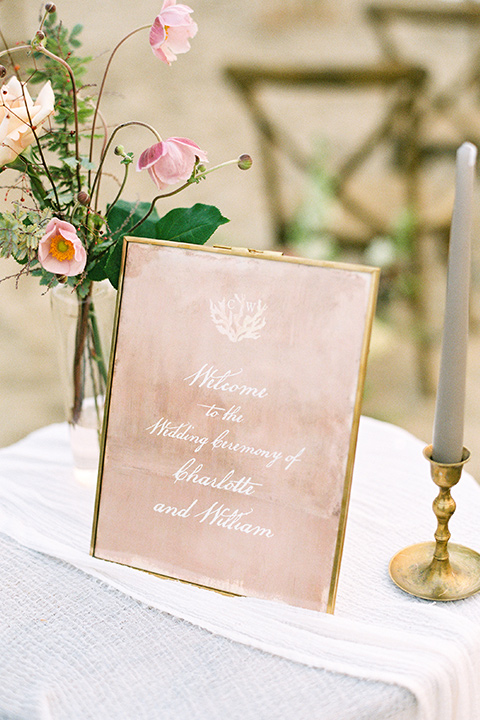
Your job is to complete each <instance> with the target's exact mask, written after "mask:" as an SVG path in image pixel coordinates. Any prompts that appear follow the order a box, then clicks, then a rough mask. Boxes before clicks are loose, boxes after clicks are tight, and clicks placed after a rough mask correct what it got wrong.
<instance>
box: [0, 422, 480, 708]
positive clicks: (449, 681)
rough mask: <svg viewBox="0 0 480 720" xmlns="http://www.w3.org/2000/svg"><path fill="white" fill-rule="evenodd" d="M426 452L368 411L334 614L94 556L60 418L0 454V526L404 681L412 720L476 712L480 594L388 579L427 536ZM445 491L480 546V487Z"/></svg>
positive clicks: (89, 500) (95, 567) (373, 677)
mask: <svg viewBox="0 0 480 720" xmlns="http://www.w3.org/2000/svg"><path fill="white" fill-rule="evenodd" d="M423 447H424V443H423V442H420V441H419V440H417V439H416V438H414V437H412V436H411V435H409V434H408V433H406V432H404V431H403V430H400V429H399V428H396V427H394V426H392V425H388V424H386V423H381V422H379V421H375V420H372V419H369V418H362V421H361V424H360V433H359V440H358V447H357V455H356V462H355V471H354V477H353V484H352V496H351V501H350V511H349V518H348V523H347V535H346V541H345V549H344V555H343V562H342V568H341V574H340V584H339V591H338V597H337V604H336V609H335V614H334V615H333V616H332V615H326V614H321V613H315V612H313V611H307V610H301V609H298V608H293V607H288V606H285V605H282V604H278V603H270V602H266V601H259V600H255V599H250V598H232V597H225V596H222V595H220V594H217V593H214V592H210V591H208V590H203V589H201V588H196V587H193V586H189V585H186V584H183V583H179V582H175V581H170V580H165V579H161V578H158V577H154V576H152V575H149V574H147V573H142V572H140V571H137V570H133V569H131V568H127V567H123V566H120V565H116V564H114V563H108V562H104V561H101V560H98V559H96V558H92V557H90V555H89V544H90V533H91V524H92V515H93V503H94V490H93V489H91V488H90V489H89V488H85V487H82V486H81V485H79V484H78V483H76V482H75V480H74V478H73V472H72V468H71V455H70V447H69V443H68V437H67V428H66V426H65V425H52V426H49V427H46V428H43V429H41V430H39V431H37V432H35V433H33V434H32V435H30V436H28V437H27V438H25V439H24V440H22V441H21V442H19V443H17V444H16V445H13V446H11V447H9V448H4V449H2V450H0V532H2V533H4V534H5V535H6V536H9V537H11V538H13V539H14V540H16V541H17V542H18V543H20V544H21V545H23V546H25V547H27V548H31V549H33V550H35V551H38V552H40V553H44V554H45V555H47V556H51V557H54V558H59V559H61V560H63V561H66V562H67V563H70V564H71V565H73V566H75V567H76V568H79V569H80V570H82V571H84V572H85V573H88V574H89V575H91V576H93V577H95V578H98V579H100V580H102V581H103V582H105V583H108V584H109V585H110V586H112V587H114V588H117V589H118V590H121V591H122V592H123V593H125V594H127V595H129V596H131V597H132V598H136V599H137V600H140V601H142V602H143V603H146V604H147V605H149V606H151V607H154V608H158V609H159V610H162V611H164V612H166V613H168V614H170V615H172V616H174V617H176V618H181V619H183V620H187V621H188V622H190V623H192V624H194V625H196V626H198V627H200V628H203V629H205V630H208V631H210V632H211V633H214V634H215V635H218V636H222V637H224V638H229V639H230V640H234V641H237V642H239V643H242V644H244V645H246V646H251V647H253V648H256V649H260V650H263V651H266V652H268V653H271V654H273V655H275V656H279V657H283V658H286V659H288V660H291V661H293V662H295V663H300V664H304V665H306V666H310V667H313V668H323V669H325V670H327V671H332V672H335V673H341V674H342V675H346V676H350V677H352V678H359V679H364V680H369V681H380V682H383V683H391V684H393V685H398V686H400V687H401V688H405V689H407V690H409V691H410V692H411V693H413V694H414V695H415V697H416V700H417V710H416V711H415V714H414V715H409V716H408V717H411V718H415V720H477V718H479V717H480V682H479V680H480V595H479V596H477V597H473V598H469V599H467V600H463V601H459V602H455V603H430V602H427V601H422V600H418V599H416V598H413V597H410V596H408V595H406V594H404V593H403V592H402V591H400V590H398V589H397V588H396V587H395V586H394V585H393V584H392V583H391V581H390V579H389V577H388V563H389V560H390V558H391V556H392V555H393V554H394V553H395V552H396V551H397V550H399V549H401V548H402V547H404V546H406V545H410V544H412V543H414V542H421V541H424V540H431V539H432V537H433V532H434V529H435V518H434V515H433V512H432V510H431V503H432V500H433V498H434V497H435V494H436V488H435V486H434V484H433V482H432V481H431V479H430V470H429V465H428V463H427V461H426V460H425V459H424V458H423V455H422V450H423ZM453 494H454V497H455V500H456V501H457V511H456V513H455V515H454V516H453V518H452V521H451V523H450V529H451V531H452V540H453V541H455V542H458V543H461V544H465V545H468V546H470V547H472V548H474V549H477V550H480V487H479V486H478V485H477V483H476V482H475V481H474V480H473V478H471V477H470V476H469V475H468V473H464V474H463V476H462V479H461V481H460V483H459V485H458V486H457V487H456V488H455V489H454V491H453ZM301 551H302V550H301V548H299V552H301ZM132 643H135V638H132ZM98 671H99V672H100V673H101V672H102V669H101V668H99V670H98ZM207 715H208V713H206V716H207ZM210 716H211V717H214V715H213V714H212V713H210ZM12 717H13V715H12ZM44 717H53V715H49V714H48V713H46V714H45V715H44ZM72 717H74V715H73V714H72ZM75 717H76V715H75ZM158 717H163V716H162V714H161V713H159V714H158ZM199 717H200V715H199ZM251 717H252V718H255V717H256V716H255V714H252V716H251ZM257 717H260V714H258V715H257ZM285 717H286V715H285ZM319 717H322V718H323V716H322V715H321V714H320V715H319ZM325 717H326V716H325ZM329 717H330V716H329ZM352 717H353V716H352ZM362 717H363V716H362ZM385 717H387V716H386V715H385ZM390 717H392V718H395V720H396V718H397V717H398V718H400V717H402V718H404V717H407V716H406V715H400V713H399V714H398V715H395V716H393V715H388V718H390Z"/></svg>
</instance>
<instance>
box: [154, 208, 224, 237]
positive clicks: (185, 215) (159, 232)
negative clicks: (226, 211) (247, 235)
mask: <svg viewBox="0 0 480 720" xmlns="http://www.w3.org/2000/svg"><path fill="white" fill-rule="evenodd" d="M227 222H229V220H228V218H226V217H223V215H222V214H221V212H220V210H218V208H216V207H214V206H213V205H202V204H201V203H197V204H196V205H194V206H193V207H191V208H175V209H174V210H170V212H168V213H167V214H166V215H164V216H163V217H162V218H161V219H160V220H159V221H158V222H157V226H156V236H155V237H157V238H158V239H159V240H171V241H172V242H182V243H192V244H194V245H203V244H204V243H206V242H207V240H208V239H209V237H210V236H211V235H213V233H214V232H215V230H216V229H217V228H218V227H219V226H220V225H224V224H225V223H227ZM149 237H151V236H149Z"/></svg>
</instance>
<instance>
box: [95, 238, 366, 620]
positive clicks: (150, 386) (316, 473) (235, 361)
mask: <svg viewBox="0 0 480 720" xmlns="http://www.w3.org/2000/svg"><path fill="white" fill-rule="evenodd" d="M377 283H378V271H377V270H376V269H374V268H365V267H359V266H348V265H340V264H328V263H319V262H314V261H306V260H300V259H298V258H292V257H284V256H277V255H274V254H272V253H270V254H269V253H261V252H253V251H247V250H242V249H239V250H229V249H227V248H215V247H213V248H212V247H206V248H198V247H196V246H191V245H182V244H176V243H167V242H161V241H146V240H138V239H134V238H132V239H130V240H128V242H127V243H126V245H125V252H124V266H123V274H122V284H121V289H120V294H119V305H118V312H117V323H116V331H115V347H114V360H113V364H112V370H111V380H110V388H109V393H108V397H107V409H106V421H105V428H104V438H103V448H102V459H101V467H100V471H99V482H98V489H97V503H96V512H95V522H94V530H93V537H92V553H93V554H94V555H95V556H96V557H98V558H103V559H106V560H110V561H114V562H118V563H122V564H125V565H129V566H132V567H135V568H140V569H143V570H147V571H150V572H153V573H157V574H160V575H163V576H168V577H171V578H176V579H180V580H184V581H188V582H192V583H195V584H199V585H203V586H206V587H209V588H214V589H217V590H221V591H224V592H229V593H234V594H240V595H249V596H254V597H259V598H268V599H275V600H279V601H283V602H287V603H289V604H292V605H297V606H301V607H305V608H312V609H316V610H322V611H330V612H332V611H333V605H334V600H335V592H336V586H337V580H338V572H339V567H340V558H341V551H342V546H343V537H344V532H345V523H346V515H347V507H348V498H349V491H350V482H351V475H352V470H353V460H354V452H355V443H356V435H357V428H358V420H359V413H360V402H361V395H362V390H363V381H364V375H365V367H366V358H367V351H368V343H369V337H370V331H371V324H372V318H373V313H374V306H375V299H376V292H377Z"/></svg>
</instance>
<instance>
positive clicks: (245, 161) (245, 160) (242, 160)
mask: <svg viewBox="0 0 480 720" xmlns="http://www.w3.org/2000/svg"><path fill="white" fill-rule="evenodd" d="M252 164H253V160H252V158H251V157H250V155H240V157H239V158H238V163H237V165H238V167H239V168H240V170H250V168H251V167H252Z"/></svg>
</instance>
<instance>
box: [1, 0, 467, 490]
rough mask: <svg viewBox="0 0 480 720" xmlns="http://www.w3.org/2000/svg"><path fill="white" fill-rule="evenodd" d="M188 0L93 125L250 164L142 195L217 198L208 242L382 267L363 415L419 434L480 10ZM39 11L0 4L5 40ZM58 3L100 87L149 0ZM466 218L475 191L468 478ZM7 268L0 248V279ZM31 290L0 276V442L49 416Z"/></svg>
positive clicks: (55, 382) (141, 143) (115, 74)
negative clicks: (170, 39) (179, 49)
mask: <svg viewBox="0 0 480 720" xmlns="http://www.w3.org/2000/svg"><path fill="white" fill-rule="evenodd" d="M189 4H190V5H191V7H192V8H193V10H194V14H193V18H194V20H195V21H196V22H197V23H198V26H199V31H198V34H197V36H196V37H195V38H194V39H193V40H192V43H191V45H192V49H191V51H190V52H189V53H188V54H186V55H183V56H179V58H178V60H177V62H175V63H173V64H172V66H171V67H168V66H166V65H164V64H162V63H160V62H159V61H158V60H157V59H156V58H155V57H154V56H153V54H152V52H151V50H150V48H149V46H148V42H147V37H148V32H147V31H144V32H143V33H139V34H137V35H135V36H133V37H132V38H131V39H130V40H129V41H128V42H127V43H125V44H124V45H123V46H122V48H121V50H120V51H119V53H118V54H117V56H116V58H115V61H114V63H113V65H112V68H111V71H110V74H109V80H108V84H107V91H106V94H105V96H104V100H103V106H102V109H103V114H104V116H105V120H106V122H107V124H109V125H115V124H117V123H119V122H124V121H128V120H133V119H137V120H141V121H144V122H147V123H150V124H152V125H154V126H155V127H156V128H157V130H158V131H159V132H160V134H161V135H162V136H163V137H170V136H184V137H189V138H191V139H192V140H194V141H195V142H196V143H197V144H198V145H199V146H200V147H201V148H202V149H204V150H205V151H206V152H207V153H208V156H209V160H210V164H211V165H216V164H217V163H220V162H223V161H225V160H229V159H232V158H235V157H237V156H238V155H240V154H242V153H249V154H250V155H251V156H252V157H253V159H254V164H253V167H252V169H251V170H249V171H248V172H242V171H240V170H238V169H237V168H236V167H235V166H232V167H228V168H225V169H224V170H222V171H219V172H217V173H213V174H212V175H211V176H209V177H208V180H207V181H206V182H202V183H200V184H199V185H198V186H192V187H190V188H188V189H187V191H186V192H184V193H183V194H182V195H181V196H178V197H176V198H174V199H173V200H172V201H166V202H165V204H164V205H163V206H157V207H158V210H159V212H160V214H163V213H164V212H166V211H168V210H169V209H170V208H171V207H174V206H178V205H179V204H180V205H182V206H190V205H193V204H194V203H196V202H207V203H212V204H215V205H217V206H218V207H219V208H220V210H221V211H222V213H223V214H224V215H225V216H226V217H228V218H230V223H229V224H228V225H225V226H222V227H221V228H220V229H219V230H218V231H217V232H216V234H215V235H214V241H215V243H218V244H226V245H236V246H247V247H254V248H259V249H275V250H278V249H281V250H283V251H284V252H288V253H291V254H295V255H299V256H307V257H316V258H319V259H328V260H339V261H347V262H360V263H366V264H372V265H379V266H380V267H381V268H382V279H381V287H380V297H379V303H378V310H377V316H376V320H375V323H374V330H373V337H372V344H371V351H370V359H369V366H368V373H367V381H366V388H365V398H364V404H363V413H364V414H366V415H370V416H373V417H376V418H379V419H381V420H386V421H388V422H392V423H394V424H396V425H399V426H401V427H403V428H405V429H407V430H409V431H411V432H413V433H414V434H415V435H417V436H418V437H420V438H421V439H422V440H424V441H425V442H426V443H427V442H428V443H429V442H431V433H432V425H433V414H434V404H435V386H436V381H437V374H438V359H439V347H440V339H441V327H442V320H443V304H444V292H445V280H446V277H445V263H446V256H447V249H448V232H449V225H450V219H451V212H452V207H453V197H454V170H455V168H454V159H455V151H456V149H457V148H458V146H459V145H460V144H461V143H462V142H464V141H465V140H469V141H471V142H474V143H475V144H477V145H480V3H476V2H453V3H452V2H443V1H442V0H437V1H436V2H433V1H430V0H420V1H417V2H414V3H413V2H412V3H405V2H387V1H385V2H384V1H383V0H378V1H377V2H376V3H370V4H369V3H367V2H365V0H263V1H262V2H261V3H258V2H257V0H243V1H242V2H236V0H191V1H190V2H189ZM41 9H42V4H40V3H38V4H37V3H35V2H32V1H31V0H29V1H28V2H27V0H0V28H1V30H2V32H3V35H4V37H5V39H6V41H7V42H8V43H10V44H14V43H16V42H18V41H19V40H25V39H28V38H30V37H32V36H33V34H34V33H35V31H36V29H37V27H38V17H39V14H40V12H41ZM57 9H58V14H59V17H61V18H62V19H63V21H64V23H65V25H66V26H67V27H69V28H72V27H73V26H74V25H76V24H77V23H81V24H82V25H83V26H84V31H83V33H82V35H81V36H80V39H81V40H82V44H83V46H82V49H81V54H84V55H91V56H93V58H94V59H93V61H92V63H91V65H90V72H89V76H88V83H89V84H90V83H91V84H92V85H97V86H98V84H99V81H100V78H101V75H102V71H103V68H104V66H105V63H106V61H107V59H108V54H109V51H110V50H111V49H112V48H113V47H114V46H115V44H116V43H117V42H118V41H119V40H120V39H121V38H122V37H123V36H124V35H125V34H126V33H127V32H130V31H131V30H132V29H134V28H135V27H138V26H140V25H144V24H148V23H151V22H152V21H153V19H154V18H155V16H156V15H157V14H158V12H159V11H160V9H161V2H157V1H155V2H154V1H153V0H143V1H142V2H141V3H137V4H132V2H131V0H102V2H94V1H93V0H83V2H82V3H81V4H80V3H78V2H73V0H63V2H62V0H59V2H58V3H57ZM121 142H122V144H123V145H124V146H125V148H126V150H127V151H133V152H134V153H135V156H136V157H138V155H139V153H140V152H141V151H142V150H143V149H144V147H145V146H146V145H147V144H149V143H150V136H149V135H148V133H147V131H144V130H141V129H139V128H129V129H126V130H125V131H124V134H123V135H122V138H121ZM117 163H118V161H117ZM115 167H116V166H115V165H112V169H111V172H112V174H114V172H115V169H114V168H115ZM117 167H118V165H117ZM7 172H8V171H7ZM5 175H6V173H5ZM5 175H4V176H2V179H3V178H4V177H5ZM111 182H112V183H113V182H114V179H113V178H112V179H111ZM0 184H1V185H2V186H5V185H6V184H8V182H7V181H6V180H5V181H4V182H3V183H0ZM105 190H106V192H108V183H105ZM1 192H2V196H1V198H0V199H1V202H3V203H4V202H5V201H6V198H5V192H6V191H5V189H3V190H1ZM153 196H154V188H153V186H152V184H151V181H150V179H149V178H148V176H147V175H146V174H144V175H140V174H138V175H137V174H136V173H135V172H132V173H131V174H130V179H129V185H128V186H127V189H126V191H125V193H124V197H125V198H127V199H131V200H134V199H139V200H149V199H151V198H152V197H153ZM478 214H479V206H478V193H477V194H476V202H475V229H474V236H473V268H472V280H473V291H472V318H471V342H470V354H469V367H468V383H467V385H468V387H467V408H466V426H465V444H466V445H467V446H468V447H469V448H470V449H471V450H472V460H471V462H470V465H469V468H468V469H469V471H470V472H472V473H473V474H474V475H476V477H477V478H480V435H479V430H480V411H479V408H480V367H479V360H480V333H479V331H478V321H479V315H480V307H479V297H478V295H479V276H480V272H479V268H480V266H479V262H480V248H479V245H480V243H479V223H478ZM210 242H212V241H210ZM16 270H17V266H16V264H15V263H10V262H9V261H5V260H0V277H4V276H8V275H11V274H13V273H15V271H16ZM42 292H43V290H42V289H41V288H40V287H39V285H38V281H37V280H36V279H35V278H22V279H21V281H20V282H19V283H18V285H17V284H16V282H15V280H6V281H4V282H1V283H0V308H1V312H0V418H1V420H0V446H3V445H7V444H9V443H12V442H14V441H16V440H17V439H19V438H21V437H23V436H24V435H25V434H27V433H28V432H30V431H31V430H33V429H35V428H37V427H40V426H42V425H45V424H47V423H50V422H56V421H62V420H63V418H64V414H63V404H62V393H61V388H60V383H59V377H58V370H57V358H56V347H55V342H54V338H53V327H52V322H51V316H50V300H49V297H48V294H47V295H44V294H42Z"/></svg>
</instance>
